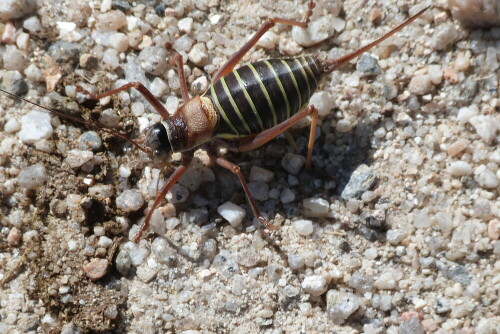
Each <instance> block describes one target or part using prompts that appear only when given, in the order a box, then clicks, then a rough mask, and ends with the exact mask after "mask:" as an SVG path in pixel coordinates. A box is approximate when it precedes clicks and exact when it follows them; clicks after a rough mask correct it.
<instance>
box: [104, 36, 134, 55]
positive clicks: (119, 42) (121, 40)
mask: <svg viewBox="0 0 500 334" xmlns="http://www.w3.org/2000/svg"><path fill="white" fill-rule="evenodd" d="M108 42H109V46H111V47H112V48H113V49H115V50H116V51H118V52H125V51H127V49H128V47H129V43H128V37H127V35H125V34H123V33H121V32H117V33H114V34H113V35H111V36H110V37H109V40H108Z"/></svg>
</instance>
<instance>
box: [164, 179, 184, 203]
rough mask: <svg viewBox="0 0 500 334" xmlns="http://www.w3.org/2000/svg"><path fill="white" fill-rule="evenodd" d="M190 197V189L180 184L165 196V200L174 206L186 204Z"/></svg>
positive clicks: (174, 186) (175, 185)
mask: <svg viewBox="0 0 500 334" xmlns="http://www.w3.org/2000/svg"><path fill="white" fill-rule="evenodd" d="M188 197H189V190H188V188H186V187H184V186H183V185H181V184H179V183H176V184H174V185H173V186H172V188H171V189H170V190H169V191H168V193H167V195H166V196H165V198H166V199H167V200H168V201H169V202H170V203H172V204H179V203H184V202H185V201H186V200H187V199H188Z"/></svg>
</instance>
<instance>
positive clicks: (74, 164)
mask: <svg viewBox="0 0 500 334" xmlns="http://www.w3.org/2000/svg"><path fill="white" fill-rule="evenodd" d="M93 158H94V153H93V152H92V151H82V150H70V151H68V155H67V156H66V159H65V160H64V161H66V163H67V164H68V165H69V166H70V167H71V168H78V167H81V166H83V165H84V164H86V163H87V162H89V161H90V160H92V159H93Z"/></svg>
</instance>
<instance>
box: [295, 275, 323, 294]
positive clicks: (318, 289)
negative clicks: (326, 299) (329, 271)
mask: <svg viewBox="0 0 500 334" xmlns="http://www.w3.org/2000/svg"><path fill="white" fill-rule="evenodd" d="M301 286H302V289H303V290H304V292H305V293H308V294H310V295H312V296H321V295H322V294H323V293H325V291H326V289H327V284H326V279H325V278H324V277H323V276H321V275H313V276H307V277H306V278H304V280H303V281H302V285H301Z"/></svg>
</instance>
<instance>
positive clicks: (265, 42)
mask: <svg viewBox="0 0 500 334" xmlns="http://www.w3.org/2000/svg"><path fill="white" fill-rule="evenodd" d="M252 35H253V34H252ZM278 37H279V36H278V35H277V34H275V33H274V32H272V31H266V33H265V34H264V35H262V37H261V38H260V39H259V41H258V42H257V44H256V46H260V47H263V48H264V49H274V48H275V47H276V44H277V43H278ZM248 39H250V38H248Z"/></svg>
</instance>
